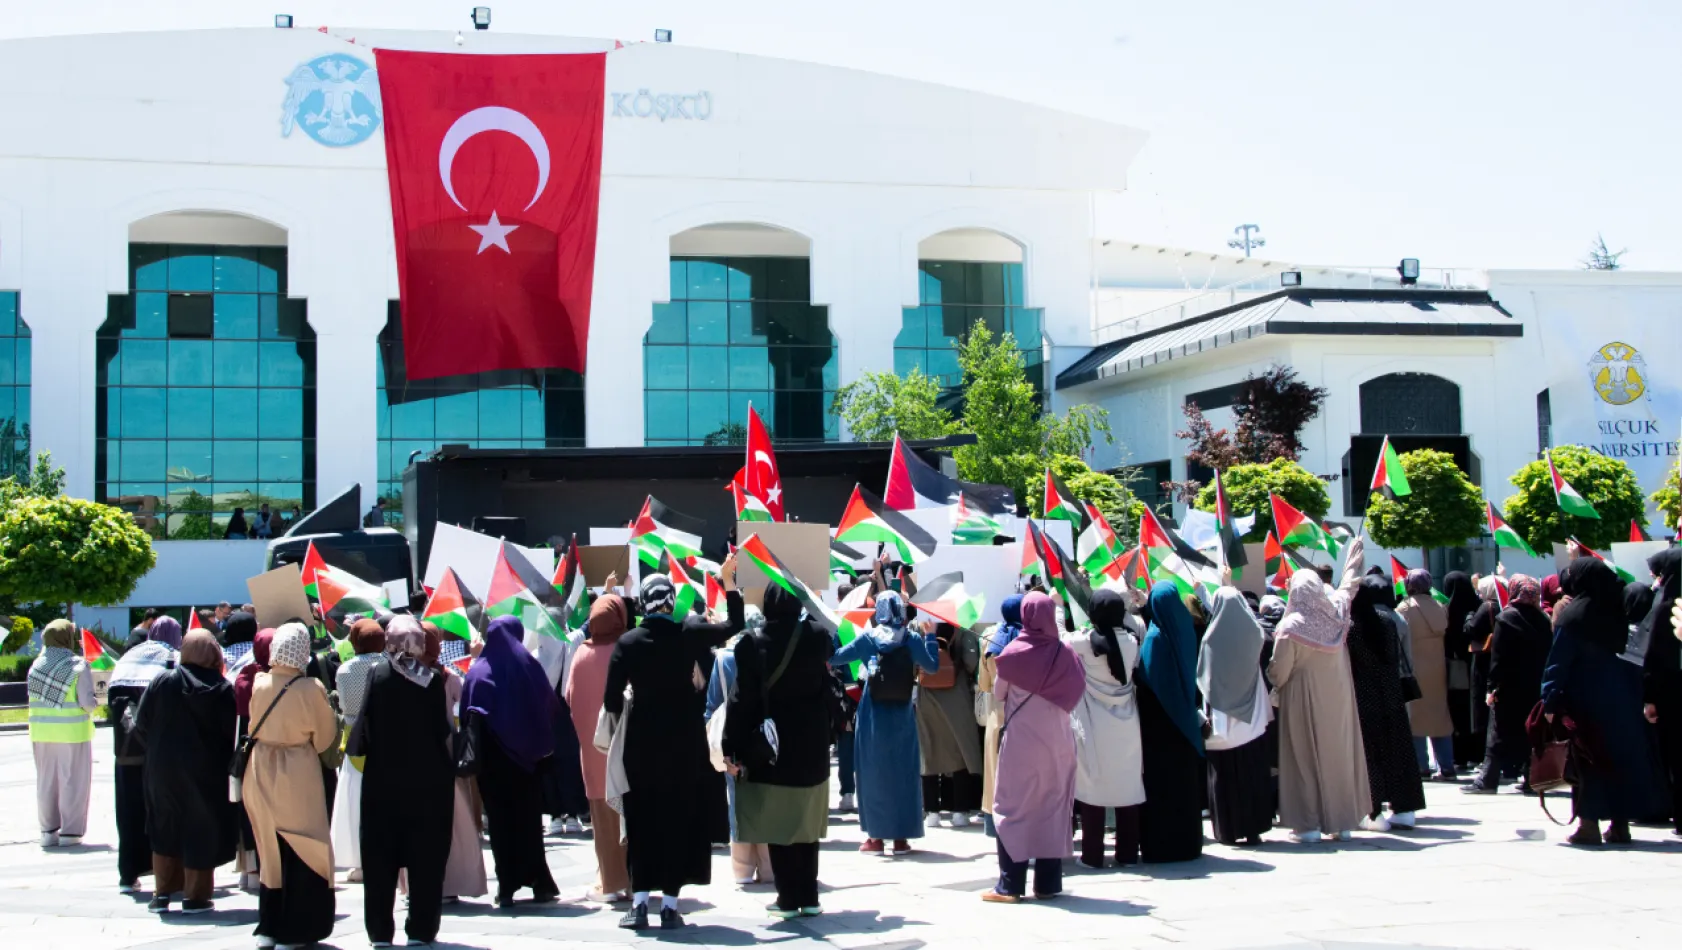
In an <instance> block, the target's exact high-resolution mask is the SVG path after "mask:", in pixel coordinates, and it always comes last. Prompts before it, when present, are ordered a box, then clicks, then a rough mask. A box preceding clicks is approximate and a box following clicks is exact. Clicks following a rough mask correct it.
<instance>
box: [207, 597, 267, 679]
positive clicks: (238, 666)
mask: <svg viewBox="0 0 1682 950" xmlns="http://www.w3.org/2000/svg"><path fill="white" fill-rule="evenodd" d="M215 636H216V639H217V642H219V643H221V644H222V666H223V670H224V672H226V673H227V675H228V677H229V678H233V677H237V676H238V675H239V673H240V671H241V670H243V669H245V664H247V663H249V662H251V643H252V641H253V640H255V639H256V638H257V617H256V616H255V615H254V614H251V613H248V612H246V611H243V610H236V611H234V612H233V613H231V614H229V615H228V619H227V620H224V621H223V622H222V624H221V626H220V628H219V630H218V632H217V633H216V634H215Z"/></svg>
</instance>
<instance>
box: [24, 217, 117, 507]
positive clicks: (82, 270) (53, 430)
mask: <svg viewBox="0 0 1682 950" xmlns="http://www.w3.org/2000/svg"><path fill="white" fill-rule="evenodd" d="M27 254H28V261H29V263H30V264H34V263H40V264H42V265H43V266H40V267H39V268H34V267H30V266H26V267H25V278H24V281H23V286H22V287H21V288H20V292H19V294H18V308H19V313H20V315H21V316H22V317H23V319H24V322H25V323H28V324H29V332H30V335H31V336H32V337H33V340H32V341H31V361H30V372H31V380H32V382H31V386H30V389H31V393H30V419H29V427H30V437H31V439H30V449H31V450H32V451H34V452H51V453H52V456H53V464H54V465H56V466H58V467H60V468H62V469H64V489H65V491H66V492H68V493H69V494H71V495H74V496H77V497H81V498H92V497H93V494H94V423H95V416H94V406H95V398H96V393H95V391H94V387H95V375H94V374H95V366H94V352H95V347H94V333H95V332H96V331H97V330H98V329H99V325H100V324H101V323H103V322H104V321H105V314H106V306H107V295H106V291H105V285H104V273H103V268H102V264H101V262H100V261H99V260H98V258H97V256H96V255H94V254H93V253H92V251H91V249H90V248H89V246H88V245H87V243H86V242H82V243H80V244H62V243H59V242H49V241H45V240H43V241H41V242H39V243H33V244H30V245H29V246H28V247H27ZM48 262H50V263H51V266H45V265H46V264H47V263H48Z"/></svg>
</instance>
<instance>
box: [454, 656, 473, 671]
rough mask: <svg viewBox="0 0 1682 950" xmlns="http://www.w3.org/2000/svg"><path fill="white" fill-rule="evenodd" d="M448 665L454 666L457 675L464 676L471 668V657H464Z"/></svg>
mask: <svg viewBox="0 0 1682 950" xmlns="http://www.w3.org/2000/svg"><path fill="white" fill-rule="evenodd" d="M450 665H451V666H454V667H455V668H456V672H457V673H460V674H461V675H463V676H466V675H467V671H468V670H469V669H471V668H472V666H473V658H472V657H471V656H464V657H462V658H461V659H459V660H456V661H455V662H453V663H451V664H450Z"/></svg>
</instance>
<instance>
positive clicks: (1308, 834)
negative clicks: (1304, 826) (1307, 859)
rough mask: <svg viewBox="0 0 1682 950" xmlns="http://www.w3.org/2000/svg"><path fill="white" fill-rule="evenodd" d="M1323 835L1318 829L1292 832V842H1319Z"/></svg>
mask: <svg viewBox="0 0 1682 950" xmlns="http://www.w3.org/2000/svg"><path fill="white" fill-rule="evenodd" d="M1321 837H1322V836H1321V834H1320V832H1318V831H1293V832H1291V842H1292V843H1293V844H1319V843H1320V839H1321Z"/></svg>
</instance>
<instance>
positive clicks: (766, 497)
mask: <svg viewBox="0 0 1682 950" xmlns="http://www.w3.org/2000/svg"><path fill="white" fill-rule="evenodd" d="M746 471H747V477H746V478H744V479H743V484H742V490H743V491H744V492H745V493H747V494H748V495H749V496H751V497H753V498H755V499H757V500H758V501H759V502H761V503H762V504H763V505H764V506H765V510H766V511H767V512H768V513H770V515H771V520H772V521H783V520H785V519H784V517H783V478H782V476H781V475H779V474H777V455H776V453H775V452H773V451H772V449H771V435H770V433H768V432H766V431H765V423H763V422H761V421H759V413H757V412H754V411H753V404H752V403H749V404H748V462H747V466H746Z"/></svg>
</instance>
